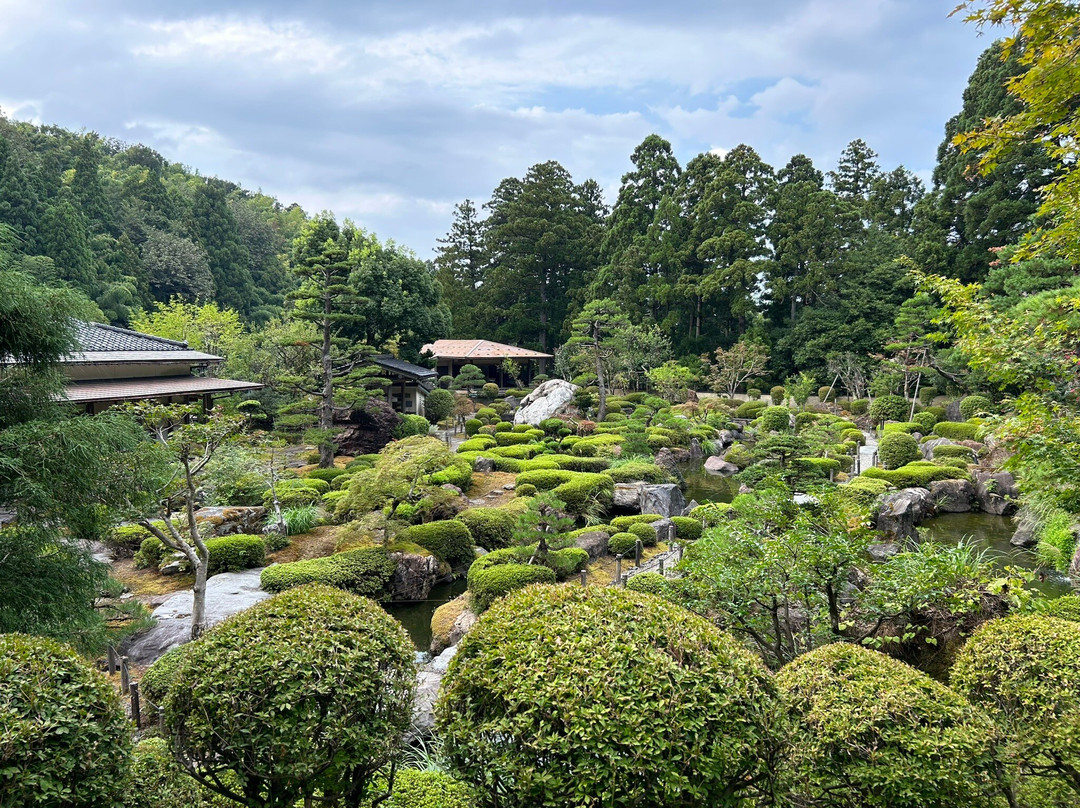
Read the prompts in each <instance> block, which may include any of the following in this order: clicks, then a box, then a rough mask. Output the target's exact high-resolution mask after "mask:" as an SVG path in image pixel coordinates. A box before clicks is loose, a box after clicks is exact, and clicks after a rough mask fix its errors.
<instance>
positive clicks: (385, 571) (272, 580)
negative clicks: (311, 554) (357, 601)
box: [259, 534, 400, 599]
mask: <svg viewBox="0 0 1080 808" xmlns="http://www.w3.org/2000/svg"><path fill="white" fill-rule="evenodd" d="M399 535H400V534H399ZM395 570H397V564H395V563H394V561H393V559H391V558H390V557H389V556H388V555H387V553H386V549H385V548H383V547H359V548H357V549H355V550H346V551H345V552H344V553H335V554H334V555H331V556H324V557H323V558H312V559H307V560H304V561H292V562H290V563H288V564H273V565H271V566H269V567H267V568H266V569H264V570H263V571H262V575H261V576H260V577H259V585H260V586H261V587H262V588H263V589H265V590H266V591H267V592H283V591H285V590H286V589H292V588H293V587H297V586H303V585H304V584H309V583H319V584H326V585H327V586H334V587H337V588H338V589H344V590H345V591H347V592H352V593H354V594H357V595H364V596H365V597H369V598H376V599H378V598H382V597H384V596H385V594H386V585H387V584H388V583H389V582H390V578H391V577H392V576H393V574H394V572H395Z"/></svg>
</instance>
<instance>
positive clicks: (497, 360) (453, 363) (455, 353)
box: [421, 339, 554, 387]
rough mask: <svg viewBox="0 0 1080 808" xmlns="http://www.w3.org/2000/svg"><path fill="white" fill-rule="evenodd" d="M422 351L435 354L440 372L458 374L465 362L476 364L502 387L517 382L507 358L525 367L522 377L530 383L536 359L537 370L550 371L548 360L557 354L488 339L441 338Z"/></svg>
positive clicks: (485, 374) (521, 372) (522, 367)
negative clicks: (506, 364)
mask: <svg viewBox="0 0 1080 808" xmlns="http://www.w3.org/2000/svg"><path fill="white" fill-rule="evenodd" d="M421 352H422V353H428V354H430V355H431V356H433V357H434V358H435V367H436V369H437V370H438V373H439V375H440V376H455V375H457V373H458V371H460V370H461V366H462V365H476V366H477V367H478V368H480V370H482V371H483V372H484V376H485V377H487V378H488V379H489V380H490V381H493V382H495V383H496V384H498V385H499V386H500V387H509V386H511V385H512V384H513V382H512V380H511V379H509V378H508V377H507V375H506V374H505V373H504V372H503V370H502V364H503V362H504V361H505V360H506V359H510V360H511V361H513V362H514V363H516V364H517V365H519V366H520V367H521V371H520V376H521V380H522V382H523V383H528V382H529V381H530V380H531V379H532V376H533V373H532V363H533V362H536V364H537V373H546V372H547V371H546V368H547V361H548V360H549V359H552V358H554V357H553V356H552V355H551V354H548V353H541V352H540V351H530V350H529V349H527V348H518V347H517V346H515V345H504V344H502V343H501V342H492V341H491V340H487V339H439V340H435V342H432V343H430V344H428V345H425V346H424V347H423V349H422V351H421Z"/></svg>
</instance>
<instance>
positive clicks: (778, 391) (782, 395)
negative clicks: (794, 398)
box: [769, 384, 787, 407]
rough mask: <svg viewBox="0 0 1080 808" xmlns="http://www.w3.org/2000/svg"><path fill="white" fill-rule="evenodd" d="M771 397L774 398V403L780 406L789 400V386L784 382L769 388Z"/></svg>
mask: <svg viewBox="0 0 1080 808" xmlns="http://www.w3.org/2000/svg"><path fill="white" fill-rule="evenodd" d="M769 398H771V399H772V403H773V404H775V405H776V406H777V407H779V406H780V405H781V404H783V403H784V402H785V401H787V388H786V387H784V385H782V384H778V385H776V386H775V387H773V388H772V389H771V390H769Z"/></svg>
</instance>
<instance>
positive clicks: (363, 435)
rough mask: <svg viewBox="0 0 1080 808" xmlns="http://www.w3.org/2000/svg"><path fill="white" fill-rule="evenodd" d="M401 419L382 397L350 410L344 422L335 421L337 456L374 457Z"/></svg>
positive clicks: (335, 419)
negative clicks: (366, 455) (368, 455)
mask: <svg viewBox="0 0 1080 808" xmlns="http://www.w3.org/2000/svg"><path fill="white" fill-rule="evenodd" d="M399 423H401V416H400V415H398V414H397V413H396V412H394V409H393V407H391V406H390V405H389V404H387V403H386V401H384V400H383V399H381V398H374V397H373V398H370V399H368V400H367V401H366V402H365V403H364V404H363V406H361V407H358V408H357V409H355V410H350V411H349V413H348V415H347V416H345V418H344V419H340V420H339V419H338V418H337V417H335V418H334V428H335V429H337V430H339V431H338V433H337V435H336V436H335V437H334V443H335V444H336V445H337V452H338V454H343V455H351V456H355V455H362V454H375V453H377V452H378V451H379V450H380V449H382V448H383V447H384V446H386V444H388V443H389V442H390V441H391V440H392V439H393V437H394V428H395V427H396V426H397V425H398V424H399Z"/></svg>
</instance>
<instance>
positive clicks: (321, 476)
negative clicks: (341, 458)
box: [304, 468, 347, 483]
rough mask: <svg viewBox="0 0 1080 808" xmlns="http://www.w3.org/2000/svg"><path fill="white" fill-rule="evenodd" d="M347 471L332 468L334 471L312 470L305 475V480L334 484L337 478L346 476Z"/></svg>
mask: <svg viewBox="0 0 1080 808" xmlns="http://www.w3.org/2000/svg"><path fill="white" fill-rule="evenodd" d="M346 473H347V472H346V471H345V469H339V468H332V469H312V470H311V471H309V472H308V473H307V474H305V475H304V479H305V480H325V481H326V482H328V483H329V482H332V481H333V480H334V478H335V477H340V476H341V475H342V474H346Z"/></svg>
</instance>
